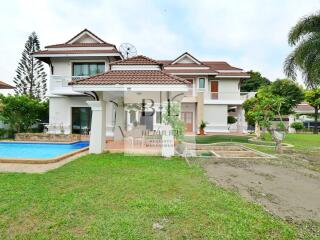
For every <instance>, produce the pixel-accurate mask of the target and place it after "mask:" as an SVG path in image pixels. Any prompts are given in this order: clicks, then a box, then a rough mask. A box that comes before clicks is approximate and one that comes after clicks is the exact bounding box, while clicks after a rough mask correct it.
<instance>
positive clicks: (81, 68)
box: [72, 62, 105, 76]
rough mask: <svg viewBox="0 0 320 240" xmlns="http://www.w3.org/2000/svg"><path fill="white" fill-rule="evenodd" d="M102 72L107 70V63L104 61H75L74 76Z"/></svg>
mask: <svg viewBox="0 0 320 240" xmlns="http://www.w3.org/2000/svg"><path fill="white" fill-rule="evenodd" d="M102 72H105V65H104V63H103V62H98V63H95V62H92V63H91V62H90V63H85V62H81V63H80V62H79V63H73V70H72V76H92V75H96V74H98V73H102Z"/></svg>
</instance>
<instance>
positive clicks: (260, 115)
mask: <svg viewBox="0 0 320 240" xmlns="http://www.w3.org/2000/svg"><path fill="white" fill-rule="evenodd" d="M284 102H285V98H284V97H281V96H277V95H274V94H272V93H271V91H270V89H269V88H268V87H262V88H260V89H259V90H258V92H257V94H256V96H255V97H253V98H250V99H248V100H246V101H245V103H244V105H243V106H244V109H245V111H246V118H247V119H248V120H249V121H253V122H255V123H256V127H258V128H259V129H260V127H262V128H263V129H267V130H268V132H270V134H271V136H272V138H273V140H274V141H275V142H276V150H277V152H280V153H281V152H282V147H281V141H282V139H283V138H280V137H279V136H278V135H279V134H278V133H277V132H276V129H274V128H273V126H272V120H273V119H274V117H275V116H279V117H280V119H282V118H281V106H282V104H283V103H284Z"/></svg>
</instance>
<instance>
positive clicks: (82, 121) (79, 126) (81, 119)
mask: <svg viewBox="0 0 320 240" xmlns="http://www.w3.org/2000/svg"><path fill="white" fill-rule="evenodd" d="M90 127H91V108H89V107H73V108H72V133H77V134H89V132H90Z"/></svg>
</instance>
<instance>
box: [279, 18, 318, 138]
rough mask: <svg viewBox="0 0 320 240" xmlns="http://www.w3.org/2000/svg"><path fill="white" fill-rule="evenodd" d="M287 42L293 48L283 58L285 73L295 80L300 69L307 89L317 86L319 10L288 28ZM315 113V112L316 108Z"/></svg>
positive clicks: (315, 130) (315, 129)
mask: <svg viewBox="0 0 320 240" xmlns="http://www.w3.org/2000/svg"><path fill="white" fill-rule="evenodd" d="M288 43H289V45H290V46H292V47H294V50H293V51H292V52H291V53H290V54H289V56H288V57H287V58H286V59H285V62H284V72H285V74H286V75H287V76H288V77H289V78H292V79H294V80H295V79H296V78H297V71H300V72H301V73H302V77H303V80H304V83H305V85H306V87H307V88H308V89H317V88H319V87H320V12H317V13H315V14H312V15H310V16H306V17H303V18H301V19H300V20H299V21H298V23H297V24H296V25H295V26H294V27H292V29H291V30H290V32H289V36H288ZM315 114H317V113H316V110H315ZM315 119H317V118H315ZM317 125H318V124H317V120H316V121H315V128H314V133H318V131H317Z"/></svg>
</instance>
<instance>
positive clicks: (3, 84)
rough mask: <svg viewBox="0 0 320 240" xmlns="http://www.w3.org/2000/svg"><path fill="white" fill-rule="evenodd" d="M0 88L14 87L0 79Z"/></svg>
mask: <svg viewBox="0 0 320 240" xmlns="http://www.w3.org/2000/svg"><path fill="white" fill-rule="evenodd" d="M0 89H14V87H13V86H11V85H9V84H8V83H5V82H2V81H0Z"/></svg>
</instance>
